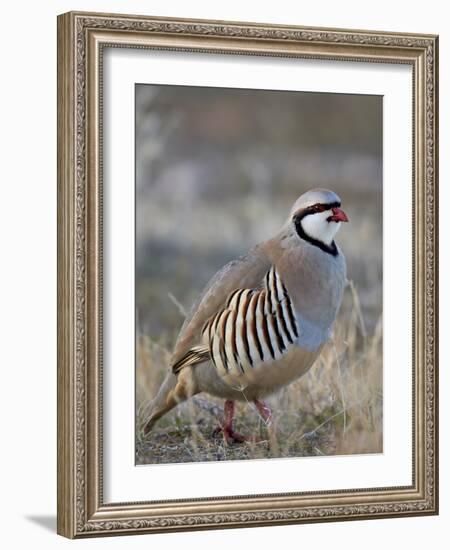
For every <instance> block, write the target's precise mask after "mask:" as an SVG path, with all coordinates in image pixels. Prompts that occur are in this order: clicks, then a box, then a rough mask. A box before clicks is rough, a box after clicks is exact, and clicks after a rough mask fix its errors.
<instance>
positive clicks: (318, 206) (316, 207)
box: [313, 204, 325, 212]
mask: <svg viewBox="0 0 450 550" xmlns="http://www.w3.org/2000/svg"><path fill="white" fill-rule="evenodd" d="M313 209H314V212H323V211H324V210H325V208H324V207H323V206H322V205H321V204H315V205H314V206H313Z"/></svg>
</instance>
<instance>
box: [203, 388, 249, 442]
mask: <svg viewBox="0 0 450 550" xmlns="http://www.w3.org/2000/svg"><path fill="white" fill-rule="evenodd" d="M234 409H235V407H234V401H231V400H230V399H227V400H226V401H225V405H224V412H225V417H224V421H223V423H222V424H221V425H220V426H218V428H216V429H215V430H214V433H213V435H215V434H217V433H219V432H222V433H223V437H224V439H225V441H226V442H227V443H244V441H257V439H256V438H255V437H253V436H250V437H247V436H245V435H242V434H240V433H237V432H235V431H234V430H233V419H234Z"/></svg>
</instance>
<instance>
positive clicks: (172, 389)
mask: <svg viewBox="0 0 450 550" xmlns="http://www.w3.org/2000/svg"><path fill="white" fill-rule="evenodd" d="M197 392H198V390H197V389H196V384H195V383H194V378H193V373H192V368H189V367H188V368H184V369H183V370H182V372H180V373H179V374H178V375H177V374H175V373H174V372H173V370H172V369H170V370H168V372H167V374H166V377H165V378H164V381H163V383H162V384H161V387H160V388H159V390H158V393H157V394H156V397H154V398H153V399H152V400H151V401H150V403H149V404H148V407H147V411H148V413H147V414H148V417H147V422H146V424H145V426H144V434H148V433H149V432H150V430H151V429H152V428H153V426H154V425H155V422H156V421H157V420H159V419H160V418H161V417H162V416H164V415H165V414H166V413H168V412H169V411H170V410H171V409H173V408H174V407H176V406H177V405H178V404H179V403H181V402H183V401H185V400H186V399H188V398H189V397H192V396H193V395H194V394H196V393H197Z"/></svg>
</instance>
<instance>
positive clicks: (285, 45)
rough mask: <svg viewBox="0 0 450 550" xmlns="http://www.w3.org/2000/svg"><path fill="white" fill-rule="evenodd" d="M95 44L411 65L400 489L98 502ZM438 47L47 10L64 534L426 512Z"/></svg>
mask: <svg viewBox="0 0 450 550" xmlns="http://www.w3.org/2000/svg"><path fill="white" fill-rule="evenodd" d="M105 46H108V47H133V48H147V49H170V50H180V51H197V52H199V51H200V52H205V55H206V54H207V53H208V52H215V53H234V54H247V55H249V54H251V55H268V56H280V57H283V56H290V57H308V58H317V59H324V58H327V59H334V60H336V59H337V60H358V61H367V62H389V63H405V64H409V65H411V66H412V67H413V90H414V98H413V120H414V124H413V127H414V139H413V144H414V146H413V148H414V151H413V164H414V165H413V178H414V181H413V189H414V196H413V210H414V220H413V223H414V232H413V235H414V237H413V239H414V245H413V250H414V253H413V256H414V296H413V302H414V327H413V334H414V342H413V364H414V373H413V374H414V375H413V380H414V383H413V388H412V391H413V397H414V418H413V419H412V420H413V422H412V423H413V447H414V449H413V476H412V477H413V484H412V485H411V486H408V487H387V488H383V489H360V490H345V491H324V492H320V493H300V494H299V493H287V494H280V495H275V496H274V495H256V496H247V497H235V498H234V497H232V498H209V499H192V500H183V501H164V502H161V501H159V502H155V501H153V502H151V501H149V502H143V503H114V504H105V503H104V502H103V499H102V410H101V403H102V332H101V327H102V202H101V197H102V195H101V186H102V163H101V139H102V134H101V132H102V127H101V94H100V92H101V86H102V72H101V71H102V49H103V48H104V47H105ZM437 49H438V38H437V37H436V36H430V35H415V34H395V33H385V32H374V31H349V30H340V29H319V28H304V27H288V26H274V25H270V26H268V25H262V24H253V23H225V22H222V21H193V20H187V19H168V18H154V17H141V16H128V15H109V14H94V13H67V14H64V15H61V16H59V17H58V317H59V319H58V533H60V534H62V535H64V536H67V537H71V538H74V537H85V536H92V535H97V536H98V535H106V534H130V533H138V532H139V533H144V532H160V531H181V530H188V529H205V528H225V527H244V526H249V527H250V526H257V525H274V524H287V523H302V522H314V521H336V520H344V519H371V518H379V517H397V516H406V515H408V516H412V515H425V514H436V513H437V511H438V477H437V475H438V469H437V462H438V446H437V427H438V422H437V421H438V418H437V398H438V387H437V359H438V357H437V352H438V346H437V337H438V333H437V313H438V312H437V298H438V296H437V284H438V279H437V271H436V267H437V252H438V246H437V206H438V205H437V199H438V196H437V146H438V138H437V92H438V88H437V77H438V60H437ZM149 497H151V495H149Z"/></svg>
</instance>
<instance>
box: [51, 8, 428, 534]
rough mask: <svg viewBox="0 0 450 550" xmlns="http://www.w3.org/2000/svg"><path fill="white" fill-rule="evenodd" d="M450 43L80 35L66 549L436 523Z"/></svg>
mask: <svg viewBox="0 0 450 550" xmlns="http://www.w3.org/2000/svg"><path fill="white" fill-rule="evenodd" d="M437 47H438V38H437V36H432V35H417V34H414V35H413V34H407V33H387V32H375V31H356V30H341V29H323V28H305V27H297V26H268V25H264V24H256V23H236V22H233V23H232V22H222V21H200V20H198V21H194V20H185V19H183V20H182V19H180V20H176V19H169V18H167V19H166V18H153V17H141V16H130V15H110V14H94V13H75V12H71V13H66V14H64V15H61V16H59V18H58V216H59V218H58V262H59V263H58V314H59V321H58V532H59V533H60V534H61V535H64V536H66V537H70V538H75V537H77V538H78V537H87V536H100V535H112V534H114V535H118V534H131V533H151V532H161V531H182V530H192V529H206V528H230V527H246V526H248V527H251V526H261V525H274V524H287V523H303V522H316V521H338V520H348V519H376V518H382V517H383V518H385V517H400V516H412V515H427V514H436V513H437V511H438V467H437V459H438V418H437V399H438V379H437V366H438V364H437V349H438V348H437V319H438V315H437V314H438V310H437V283H438V281H437V275H436V268H437V252H438V249H437V229H438V228H437V200H438V194H437V153H438V150H437V147H438V139H437V117H438V110H437V100H438V58H437V55H438V49H437Z"/></svg>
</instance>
